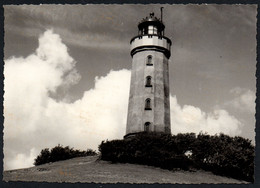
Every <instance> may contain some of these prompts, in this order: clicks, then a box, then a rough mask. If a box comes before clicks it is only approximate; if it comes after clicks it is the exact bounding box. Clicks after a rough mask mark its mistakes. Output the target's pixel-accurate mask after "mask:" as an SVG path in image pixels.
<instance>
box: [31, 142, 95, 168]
mask: <svg viewBox="0 0 260 188" xmlns="http://www.w3.org/2000/svg"><path fill="white" fill-rule="evenodd" d="M93 155H97V153H96V151H93V150H92V149H88V150H87V151H80V150H74V149H73V148H70V147H69V146H66V147H63V146H61V145H60V144H59V145H58V146H55V147H54V148H52V149H51V151H50V150H49V148H45V149H43V150H42V151H41V153H40V154H39V155H38V156H37V157H36V159H34V165H35V166H38V165H41V164H45V163H49V162H55V161H61V160H66V159H71V158H75V157H84V156H93Z"/></svg>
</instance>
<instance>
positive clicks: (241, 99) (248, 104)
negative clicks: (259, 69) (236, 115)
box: [225, 87, 256, 113]
mask: <svg viewBox="0 0 260 188" xmlns="http://www.w3.org/2000/svg"><path fill="white" fill-rule="evenodd" d="M230 93H231V94H232V95H233V96H234V98H233V99H232V100H231V101H228V102H226V103H225V105H226V106H229V107H232V108H235V109H237V110H239V111H241V112H248V113H254V112H255V99H256V94H255V93H254V92H253V91H252V90H250V89H245V88H240V87H236V88H233V89H231V90H230Z"/></svg>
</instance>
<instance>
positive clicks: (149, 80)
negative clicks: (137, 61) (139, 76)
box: [145, 76, 152, 87]
mask: <svg viewBox="0 0 260 188" xmlns="http://www.w3.org/2000/svg"><path fill="white" fill-rule="evenodd" d="M151 82H152V77H151V76H147V77H146V83H145V87H152V84H151Z"/></svg>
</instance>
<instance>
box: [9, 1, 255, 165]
mask: <svg viewBox="0 0 260 188" xmlns="http://www.w3.org/2000/svg"><path fill="white" fill-rule="evenodd" d="M161 6H163V7H164V17H163V21H164V24H165V26H166V29H165V36H166V37H168V38H170V39H171V40H172V43H173V44H172V48H171V57H170V60H169V78H170V105H171V131H172V134H178V133H188V132H195V133H197V134H198V133H199V132H203V133H208V134H211V135H214V134H218V133H221V132H222V133H224V134H227V135H230V136H242V137H244V138H248V139H250V140H252V143H255V138H254V137H255V131H254V129H255V117H254V115H255V92H256V78H255V72H256V14H257V6H256V5H206V4H202V5H196V4H188V5H169V4H165V5H160V4H156V5H153V4H148V5H141V4H133V5H131V4H123V5H116V4H113V5H101V4H100V5H6V6H4V16H5V20H4V30H5V36H4V42H5V45H4V61H5V65H4V77H5V80H4V90H5V94H4V118H5V119H4V170H10V169H18V168H26V167H30V166H33V162H34V158H35V157H36V156H37V155H38V154H39V153H40V151H41V150H42V149H44V148H52V147H54V146H56V145H58V144H61V145H63V146H67V145H68V146H70V147H74V148H76V149H82V150H86V149H87V148H91V149H94V150H98V145H99V144H100V143H101V141H102V140H107V139H108V140H111V139H122V138H123V136H124V135H125V130H126V117H127V107H128V97H129V89H130V75H131V56H130V43H129V42H130V39H131V38H132V37H134V36H136V35H137V33H138V30H137V24H138V22H139V21H141V19H142V18H144V17H146V16H148V15H149V13H150V12H155V16H157V17H159V15H160V7H161Z"/></svg>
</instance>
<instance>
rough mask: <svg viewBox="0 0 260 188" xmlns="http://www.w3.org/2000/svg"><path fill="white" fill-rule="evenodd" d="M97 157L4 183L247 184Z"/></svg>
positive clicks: (13, 175) (15, 173) (25, 172)
mask: <svg viewBox="0 0 260 188" xmlns="http://www.w3.org/2000/svg"><path fill="white" fill-rule="evenodd" d="M98 158H99V157H98V156H87V157H78V158H73V159H69V160H64V161H58V162H54V163H48V164H43V165H39V166H35V167H31V168H26V169H18V170H10V171H4V173H3V181H36V182H37V181H39V182H89V183H90V182H94V183H118V182H120V183H180V184H198V183H215V184H217V183H235V184H237V183H238V184H239V183H248V182H245V181H240V180H236V179H232V178H228V177H223V176H217V175H214V174H213V173H211V172H206V171H202V170H196V171H183V170H179V171H169V170H164V169H160V168H156V167H152V166H146V165H136V164H128V163H125V164H122V163H115V164H113V163H111V162H107V161H102V160H99V159H98Z"/></svg>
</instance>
